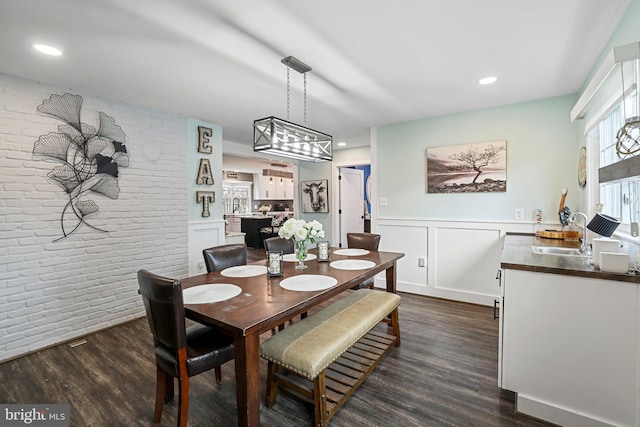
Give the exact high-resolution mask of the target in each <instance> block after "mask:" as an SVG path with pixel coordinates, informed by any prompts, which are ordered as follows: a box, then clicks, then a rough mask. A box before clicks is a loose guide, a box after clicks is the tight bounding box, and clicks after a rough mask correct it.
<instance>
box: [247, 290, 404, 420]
mask: <svg viewBox="0 0 640 427" xmlns="http://www.w3.org/2000/svg"><path fill="white" fill-rule="evenodd" d="M399 305H400V296H398V295H396V294H394V293H389V292H383V291H376V290H371V289H359V290H357V291H354V292H353V293H351V294H350V295H348V296H347V297H345V298H343V299H341V300H339V301H337V302H335V303H333V304H331V305H330V306H329V307H326V308H324V309H322V310H320V311H319V312H317V313H315V314H313V315H311V316H309V317H307V318H305V319H303V320H301V321H299V322H297V323H295V324H293V325H292V326H289V327H288V328H286V329H284V330H283V331H281V332H279V333H277V334H276V335H274V336H273V337H271V338H269V339H268V340H266V341H265V342H264V343H263V344H262V345H261V347H260V352H261V355H262V357H263V358H265V359H267V360H268V361H269V364H268V374H267V406H271V405H273V404H274V403H275V401H276V396H277V393H278V387H281V388H283V389H285V390H287V391H289V392H291V393H292V394H294V395H295V396H297V397H299V398H301V399H303V400H305V401H307V402H309V403H312V404H313V405H314V412H315V425H316V426H321V427H325V426H327V422H328V420H329V418H331V417H332V416H333V415H334V414H335V413H336V412H337V411H338V409H340V407H341V406H342V405H343V404H344V403H345V401H346V400H347V399H348V398H349V397H350V396H351V394H353V392H354V391H355V390H356V389H357V388H358V386H359V385H360V384H362V382H363V381H364V380H365V379H366V377H367V375H369V373H371V371H373V369H374V368H375V367H376V365H377V364H378V362H380V360H381V359H382V358H383V357H384V356H385V355H386V354H387V353H388V352H389V350H390V349H391V348H392V347H393V346H394V345H395V346H399V345H400V326H399V323H398V306H399ZM389 316H390V322H389V323H390V325H391V328H392V331H393V334H392V335H389V334H387V333H384V332H380V331H378V330H375V331H374V330H372V329H373V328H374V327H375V326H376V325H377V324H378V323H380V322H385V321H386V320H387V318H388V317H389ZM282 368H284V369H282Z"/></svg>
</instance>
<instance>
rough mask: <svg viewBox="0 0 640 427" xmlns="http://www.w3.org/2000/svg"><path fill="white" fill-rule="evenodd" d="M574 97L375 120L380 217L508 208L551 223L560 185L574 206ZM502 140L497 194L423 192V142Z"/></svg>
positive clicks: (508, 212)
mask: <svg viewBox="0 0 640 427" xmlns="http://www.w3.org/2000/svg"><path fill="white" fill-rule="evenodd" d="M576 100H577V97H576V96H575V95H568V96H562V97H556V98H550V99H543V100H539V101H532V102H526V103H521V104H514V105H507V106H503V107H498V108H491V109H485V110H477V111H472V112H467V113H461V114H454V115H449V116H443V117H436V118H429V119H423V120H416V121H413V122H406V123H399V124H394V125H388V126H382V127H380V128H379V129H378V142H377V156H376V157H377V159H378V176H377V179H378V188H379V191H378V197H386V198H387V200H388V205H387V207H380V206H379V205H378V215H377V216H378V217H380V218H417V219H439V220H446V219H455V220H482V221H513V220H514V210H515V208H524V209H525V220H527V221H533V220H534V213H535V209H536V208H541V209H543V212H544V220H545V221H551V222H553V221H557V212H558V205H559V202H560V194H561V190H562V188H563V187H566V188H568V196H567V202H566V205H567V206H569V207H570V208H571V209H572V210H576V209H577V204H578V200H579V194H578V184H577V165H578V144H577V141H578V132H577V130H578V126H577V125H576V124H573V123H571V122H570V120H569V112H570V110H571V108H572V107H573V105H574V104H575V102H576ZM497 140H506V141H507V191H506V192H504V193H465V194H427V193H426V188H425V174H426V165H425V163H426V148H427V147H439V146H450V145H459V144H470V143H474V142H488V141H497Z"/></svg>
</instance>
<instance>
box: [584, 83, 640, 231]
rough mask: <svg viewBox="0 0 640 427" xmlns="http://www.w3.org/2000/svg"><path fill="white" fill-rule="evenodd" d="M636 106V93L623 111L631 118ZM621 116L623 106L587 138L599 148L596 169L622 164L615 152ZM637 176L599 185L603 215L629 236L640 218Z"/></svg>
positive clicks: (600, 123)
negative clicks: (630, 112)
mask: <svg viewBox="0 0 640 427" xmlns="http://www.w3.org/2000/svg"><path fill="white" fill-rule="evenodd" d="M635 104H636V101H635V93H634V94H633V96H630V97H628V98H627V99H626V103H625V106H624V107H625V108H624V110H625V113H626V115H627V116H629V113H628V112H629V111H633V113H635V109H634V108H633V107H632V106H633V105H635ZM622 116H623V106H622V103H620V105H618V106H616V107H615V108H614V109H613V110H612V111H611V112H610V113H608V114H607V115H606V116H604V118H603V119H602V120H601V121H600V122H599V123H598V124H597V125H596V126H595V127H594V128H593V129H592V130H591V131H590V132H589V133H588V134H587V141H588V144H595V145H597V146H598V151H599V156H598V157H599V162H598V163H597V164H594V167H595V168H596V169H599V168H602V167H604V166H608V165H612V164H615V163H617V162H619V161H620V160H621V159H620V157H619V156H618V154H617V152H616V142H617V140H616V135H617V133H618V130H619V129H620V127H621V126H622V123H623V120H622ZM594 163H595V162H594ZM637 175H638V176H631V177H627V178H623V179H619V180H615V181H609V182H602V183H599V186H600V192H599V201H597V203H598V204H599V205H600V207H601V209H602V213H604V214H607V215H611V216H613V217H615V218H619V219H620V221H621V225H620V228H619V231H622V232H627V233H629V232H630V224H631V223H637V222H638V217H639V216H640V212H638V211H639V204H638V193H639V192H640V170H639V171H638V173H637ZM596 210H597V209H596Z"/></svg>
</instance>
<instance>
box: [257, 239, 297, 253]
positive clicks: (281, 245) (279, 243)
mask: <svg viewBox="0 0 640 427" xmlns="http://www.w3.org/2000/svg"><path fill="white" fill-rule="evenodd" d="M264 248H265V249H266V250H267V251H273V252H277V251H282V253H283V254H292V253H293V252H294V250H295V248H294V246H293V239H289V240H287V239H283V238H282V237H270V238H268V239H265V240H264Z"/></svg>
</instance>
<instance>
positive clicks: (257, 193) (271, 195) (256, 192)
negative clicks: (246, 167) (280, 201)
mask: <svg viewBox="0 0 640 427" xmlns="http://www.w3.org/2000/svg"><path fill="white" fill-rule="evenodd" d="M253 199H254V200H276V186H275V182H274V180H273V177H269V176H264V175H262V174H259V173H256V174H254V175H253Z"/></svg>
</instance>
